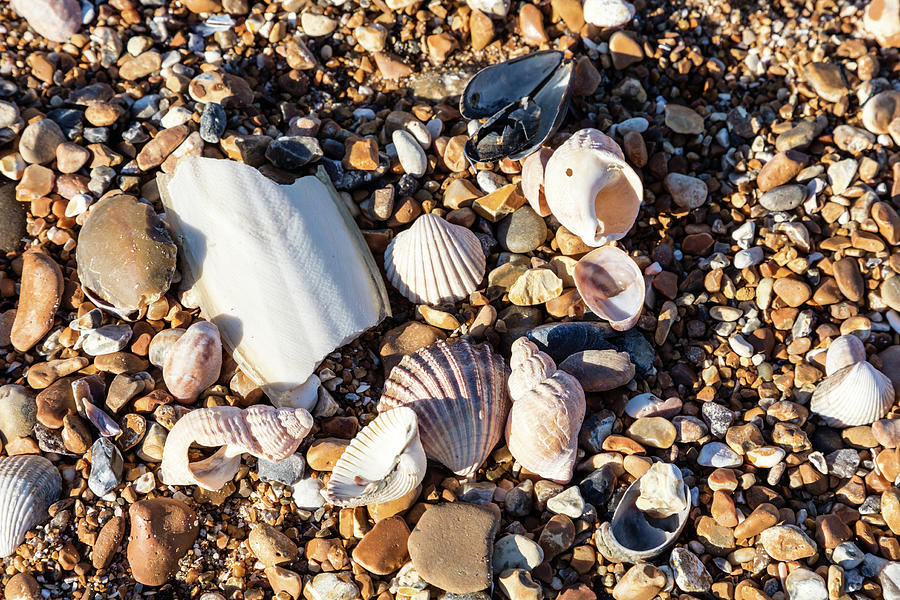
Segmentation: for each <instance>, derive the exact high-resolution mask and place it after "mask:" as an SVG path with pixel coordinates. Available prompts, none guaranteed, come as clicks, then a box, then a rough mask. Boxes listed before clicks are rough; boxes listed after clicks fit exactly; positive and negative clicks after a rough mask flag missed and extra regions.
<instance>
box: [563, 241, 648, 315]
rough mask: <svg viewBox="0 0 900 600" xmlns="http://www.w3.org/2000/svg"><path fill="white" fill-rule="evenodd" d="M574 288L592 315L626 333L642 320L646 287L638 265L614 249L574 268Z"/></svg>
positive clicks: (587, 256) (598, 252)
mask: <svg viewBox="0 0 900 600" xmlns="http://www.w3.org/2000/svg"><path fill="white" fill-rule="evenodd" d="M574 278H575V287H576V288H578V293H579V294H581V298H582V299H583V300H584V303H585V304H587V306H588V308H590V309H591V310H592V311H593V312H594V314H596V315H597V316H599V317H601V318H603V319H606V320H607V321H609V324H610V325H611V326H612V328H613V329H617V330H619V331H625V330H627V329H631V328H632V327H634V326H635V325H636V324H637V322H638V319H639V318H640V317H641V310H642V309H643V306H644V295H645V294H646V287H645V284H644V275H643V273H641V270H640V268H639V267H638V266H637V263H636V262H634V260H632V259H631V257H629V256H628V255H627V254H625V253H624V252H622V251H621V250H619V249H618V248H615V247H613V246H606V247H603V248H597V249H596V250H592V251H591V252H588V253H587V254H585V255H584V256H583V257H582V258H581V260H579V261H578V264H576V265H575V272H574Z"/></svg>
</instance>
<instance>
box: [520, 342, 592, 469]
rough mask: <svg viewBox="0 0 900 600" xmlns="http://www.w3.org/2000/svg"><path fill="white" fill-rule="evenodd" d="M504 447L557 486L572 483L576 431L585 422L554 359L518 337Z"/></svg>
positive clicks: (576, 392) (574, 386) (573, 384)
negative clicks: (570, 481)
mask: <svg viewBox="0 0 900 600" xmlns="http://www.w3.org/2000/svg"><path fill="white" fill-rule="evenodd" d="M510 364H511V365H512V372H511V373H510V376H509V393H510V398H511V400H512V408H511V409H510V411H509V418H508V419H507V420H506V444H507V445H508V446H509V451H510V452H511V453H512V455H513V456H514V457H515V459H516V460H517V461H519V463H520V464H521V465H522V466H523V467H525V468H526V469H528V470H529V471H531V472H532V473H537V474H538V475H540V476H541V477H545V478H547V479H551V480H553V481H556V482H557V483H567V482H568V481H569V480H570V479H572V471H573V470H574V468H575V458H576V454H577V453H578V432H579V431H580V430H581V423H582V421H583V420H584V411H585V402H584V390H583V389H582V388H581V385H580V384H579V383H578V380H577V379H575V377H573V376H572V375H570V374H568V373H566V372H565V371H558V370H557V369H556V365H555V364H554V363H553V359H552V358H550V357H549V356H547V355H546V354H544V353H543V352H541V351H540V350H538V348H537V346H536V345H535V344H534V342H531V341H530V340H528V338H524V337H521V338H519V339H517V340H516V341H515V342H513V344H512V357H511V358H510Z"/></svg>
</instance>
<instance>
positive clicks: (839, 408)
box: [809, 360, 894, 427]
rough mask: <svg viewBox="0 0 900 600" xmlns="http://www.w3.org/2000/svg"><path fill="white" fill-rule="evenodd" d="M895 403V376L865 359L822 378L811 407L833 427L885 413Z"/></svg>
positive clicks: (863, 422)
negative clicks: (893, 382)
mask: <svg viewBox="0 0 900 600" xmlns="http://www.w3.org/2000/svg"><path fill="white" fill-rule="evenodd" d="M893 403H894V385H893V384H892V383H891V380H890V379H888V378H887V376H886V375H884V373H882V372H881V371H879V370H878V369H876V368H875V367H873V366H872V364H871V363H869V362H868V361H865V360H863V361H860V362H858V363H855V364H852V365H850V366H848V367H844V368H843V369H841V370H839V371H837V372H835V373H834V374H832V375H829V376H828V377H826V378H825V379H823V380H822V381H820V382H819V385H818V386H816V391H814V392H813V395H812V400H810V403H809V409H810V410H811V411H812V412H814V413H816V414H818V415H819V416H820V417H822V420H823V421H824V422H825V424H826V425H828V426H829V427H855V426H856V425H868V424H870V423H874V422H875V421H877V420H878V419H880V418H882V417H884V415H886V414H887V412H888V411H889V410H890V408H891V405H892V404H893Z"/></svg>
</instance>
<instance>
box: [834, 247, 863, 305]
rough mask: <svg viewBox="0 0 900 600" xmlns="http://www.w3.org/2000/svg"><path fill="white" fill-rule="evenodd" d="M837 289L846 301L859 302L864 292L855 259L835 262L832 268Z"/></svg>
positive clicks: (860, 273)
mask: <svg viewBox="0 0 900 600" xmlns="http://www.w3.org/2000/svg"><path fill="white" fill-rule="evenodd" d="M832 268H833V269H834V279H835V281H836V282H837V285H838V289H840V290H841V293H842V294H843V295H844V297H845V298H847V300H850V301H851V302H859V301H860V300H862V298H863V294H864V293H865V291H866V286H865V282H864V281H863V276H862V272H861V271H860V270H859V263H858V262H857V260H856V258H852V257H846V258H842V259H840V260H838V261H836V262H835V263H834V265H833V267H832Z"/></svg>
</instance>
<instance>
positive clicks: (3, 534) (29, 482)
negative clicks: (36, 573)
mask: <svg viewBox="0 0 900 600" xmlns="http://www.w3.org/2000/svg"><path fill="white" fill-rule="evenodd" d="M61 493H62V478H61V477H60V476H59V471H58V470H57V469H56V467H54V466H53V463H51V462H50V461H49V460H47V459H46V458H44V457H42V456H34V455H21V456H9V457H6V458H0V515H3V518H2V519H0V558H6V557H7V556H9V555H10V554H12V553H13V552H15V551H16V548H17V547H18V546H19V544H21V543H22V541H23V540H24V539H25V532H27V531H28V530H29V529H31V528H32V527H34V526H35V525H39V524H41V523H43V522H44V521H46V520H47V518H48V515H47V509H48V508H50V505H51V504H53V503H54V502H56V501H57V500H59V495H60V494H61Z"/></svg>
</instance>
